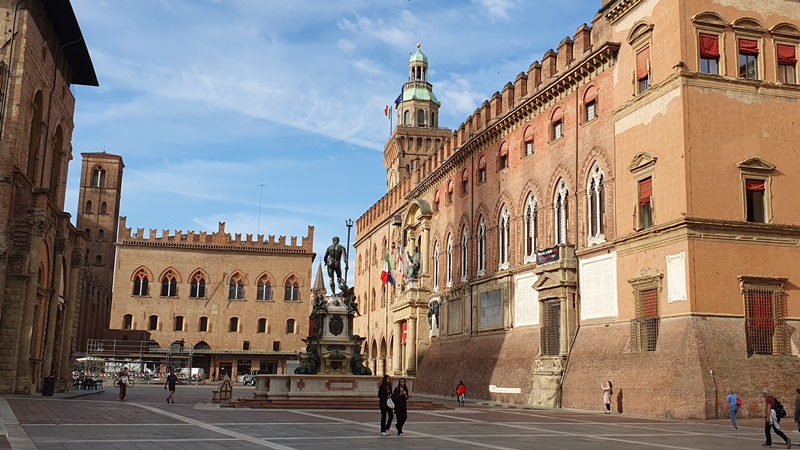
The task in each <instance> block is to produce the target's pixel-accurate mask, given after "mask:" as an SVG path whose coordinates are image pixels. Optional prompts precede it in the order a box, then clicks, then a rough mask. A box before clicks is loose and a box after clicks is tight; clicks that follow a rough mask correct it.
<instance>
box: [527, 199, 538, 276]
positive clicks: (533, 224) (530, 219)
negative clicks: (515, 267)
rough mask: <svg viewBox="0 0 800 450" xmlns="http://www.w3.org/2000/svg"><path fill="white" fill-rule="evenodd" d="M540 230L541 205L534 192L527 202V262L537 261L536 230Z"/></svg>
mask: <svg viewBox="0 0 800 450" xmlns="http://www.w3.org/2000/svg"><path fill="white" fill-rule="evenodd" d="M538 230H539V205H538V203H537V202H536V197H534V195H533V194H530V195H528V200H527V201H526V202H525V259H524V261H525V262H526V263H529V262H534V261H536V232H537V231H538Z"/></svg>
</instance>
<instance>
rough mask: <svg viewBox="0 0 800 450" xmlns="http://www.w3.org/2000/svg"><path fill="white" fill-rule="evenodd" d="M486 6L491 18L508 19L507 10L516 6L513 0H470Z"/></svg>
mask: <svg viewBox="0 0 800 450" xmlns="http://www.w3.org/2000/svg"><path fill="white" fill-rule="evenodd" d="M472 1H473V2H474V3H478V4H480V5H481V6H482V7H484V8H486V11H487V12H488V13H489V16H490V17H491V18H492V19H495V20H497V19H500V20H509V18H510V17H509V10H511V9H513V8H514V7H515V6H516V2H515V1H513V0H472Z"/></svg>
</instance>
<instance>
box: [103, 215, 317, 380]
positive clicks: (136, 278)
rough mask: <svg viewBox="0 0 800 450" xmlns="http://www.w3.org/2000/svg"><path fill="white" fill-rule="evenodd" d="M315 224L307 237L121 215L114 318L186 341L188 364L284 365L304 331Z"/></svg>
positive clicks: (232, 370) (224, 367) (220, 367)
mask: <svg viewBox="0 0 800 450" xmlns="http://www.w3.org/2000/svg"><path fill="white" fill-rule="evenodd" d="M313 245H314V227H311V226H309V227H308V234H307V235H306V237H303V238H301V239H300V242H299V243H298V238H297V237H295V236H292V237H291V238H290V239H289V241H288V242H287V239H286V236H280V237H278V238H277V239H276V237H275V236H273V235H271V236H268V237H267V239H265V237H264V235H259V236H258V237H257V238H256V239H254V238H253V235H252V234H248V235H246V236H242V235H241V234H238V233H237V234H235V235H234V236H231V234H230V233H226V232H225V224H224V223H220V225H219V230H218V231H217V232H213V233H206V232H199V233H198V232H194V231H189V232H187V233H183V232H182V231H175V232H173V233H170V231H169V230H164V231H163V232H162V233H161V235H160V236H159V235H158V233H157V231H156V230H152V229H151V230H150V233H149V235H148V236H145V234H144V229H142V228H139V229H137V231H136V233H132V232H131V229H130V228H126V218H125V217H122V218H121V219H120V236H119V238H118V242H117V261H116V276H115V282H114V298H113V303H112V308H111V321H110V327H109V328H112V329H122V330H145V331H148V332H150V335H151V339H152V340H153V341H155V342H151V344H152V345H153V346H156V347H160V348H162V349H163V348H168V347H170V346H172V345H174V344H175V343H179V342H180V345H181V346H182V347H184V348H186V349H188V348H192V349H193V353H194V355H195V356H194V360H193V364H192V365H193V366H194V367H201V368H204V369H205V371H206V373H207V374H209V375H210V374H211V373H213V372H216V374H217V375H218V376H220V377H221V376H223V375H229V376H231V377H236V376H237V375H244V374H246V373H247V372H249V371H250V370H267V371H270V372H271V373H285V372H286V364H287V360H289V359H296V357H297V354H298V352H299V351H300V350H301V349H302V348H303V346H304V344H303V342H302V340H301V338H303V337H305V336H306V335H305V334H303V333H307V332H308V328H307V324H308V315H309V313H310V312H311V306H310V301H311V265H312V262H313V260H314V257H315V253H314V252H313Z"/></svg>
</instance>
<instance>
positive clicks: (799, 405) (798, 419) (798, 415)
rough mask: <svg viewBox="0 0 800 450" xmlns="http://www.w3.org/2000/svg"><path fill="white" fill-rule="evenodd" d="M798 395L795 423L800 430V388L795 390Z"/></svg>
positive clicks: (795, 404)
mask: <svg viewBox="0 0 800 450" xmlns="http://www.w3.org/2000/svg"><path fill="white" fill-rule="evenodd" d="M794 391H795V392H796V393H797V397H795V398H794V423H796V424H797V431H800V388H797V389H795V390H794Z"/></svg>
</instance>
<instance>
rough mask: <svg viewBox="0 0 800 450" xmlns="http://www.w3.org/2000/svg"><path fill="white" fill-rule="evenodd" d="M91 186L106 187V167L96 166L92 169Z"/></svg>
mask: <svg viewBox="0 0 800 450" xmlns="http://www.w3.org/2000/svg"><path fill="white" fill-rule="evenodd" d="M92 187H96V188H103V187H106V169H104V168H102V167H98V168H96V169H94V170H93V171H92Z"/></svg>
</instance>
